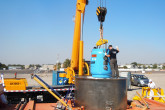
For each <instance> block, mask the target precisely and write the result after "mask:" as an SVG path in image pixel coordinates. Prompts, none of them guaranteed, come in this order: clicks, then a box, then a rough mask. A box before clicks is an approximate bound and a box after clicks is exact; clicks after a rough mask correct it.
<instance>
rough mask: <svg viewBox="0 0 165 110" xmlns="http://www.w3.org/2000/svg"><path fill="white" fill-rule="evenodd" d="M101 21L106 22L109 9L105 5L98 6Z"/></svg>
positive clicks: (97, 12) (97, 11)
mask: <svg viewBox="0 0 165 110" xmlns="http://www.w3.org/2000/svg"><path fill="white" fill-rule="evenodd" d="M96 14H97V16H98V20H99V22H104V20H105V15H106V14H107V9H106V8H105V7H98V8H97V10H96Z"/></svg>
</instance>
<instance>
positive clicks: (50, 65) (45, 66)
mask: <svg viewBox="0 0 165 110" xmlns="http://www.w3.org/2000/svg"><path fill="white" fill-rule="evenodd" d="M40 70H45V71H46V70H47V71H49V70H50V71H52V70H54V64H44V65H42V66H41V68H40Z"/></svg>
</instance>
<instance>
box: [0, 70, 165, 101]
mask: <svg viewBox="0 0 165 110" xmlns="http://www.w3.org/2000/svg"><path fill="white" fill-rule="evenodd" d="M3 73H4V78H14V73H15V71H14V72H10V73H8V72H3ZM29 73H30V72H27V73H21V72H18V74H17V78H26V79H27V82H28V86H39V84H38V83H37V82H36V81H34V80H33V79H31V75H30V74H29ZM132 74H136V73H132ZM138 74H141V73H138ZM144 75H146V76H147V77H148V78H149V79H152V80H153V82H155V84H156V87H161V88H163V89H164V90H165V72H152V73H151V74H147V73H146V74H144ZM38 76H39V77H40V78H42V79H43V80H44V81H46V82H47V83H48V84H49V85H52V72H48V73H46V72H42V73H39V74H38ZM136 91H138V92H139V93H140V94H141V87H137V86H132V87H131V90H129V91H128V92H127V99H128V100H132V98H133V97H134V96H135V95H137V94H136Z"/></svg>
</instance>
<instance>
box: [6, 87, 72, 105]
mask: <svg viewBox="0 0 165 110" xmlns="http://www.w3.org/2000/svg"><path fill="white" fill-rule="evenodd" d="M52 88H53V89H54V90H55V91H58V93H59V94H60V95H61V96H62V97H64V96H65V95H66V93H67V92H69V91H74V90H75V88H74V87H73V86H69V85H65V86H53V87H52ZM50 90H51V89H50ZM4 94H5V96H6V97H7V100H8V102H9V103H11V104H16V103H18V102H20V101H21V100H25V99H26V100H28V101H29V100H31V99H32V100H35V101H36V102H42V103H43V102H49V103H51V102H56V101H57V100H56V99H55V98H54V97H53V96H52V95H50V94H49V93H48V91H47V90H46V89H43V88H42V87H35V88H34V87H32V86H31V87H27V89H26V90H4Z"/></svg>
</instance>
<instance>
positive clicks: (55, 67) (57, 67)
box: [54, 62, 61, 70]
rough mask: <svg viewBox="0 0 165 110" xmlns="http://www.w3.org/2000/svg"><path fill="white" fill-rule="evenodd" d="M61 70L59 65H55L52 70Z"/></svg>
mask: <svg viewBox="0 0 165 110" xmlns="http://www.w3.org/2000/svg"><path fill="white" fill-rule="evenodd" d="M60 68H61V63H60V62H59V63H57V64H56V65H54V69H55V70H59V69H60Z"/></svg>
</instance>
